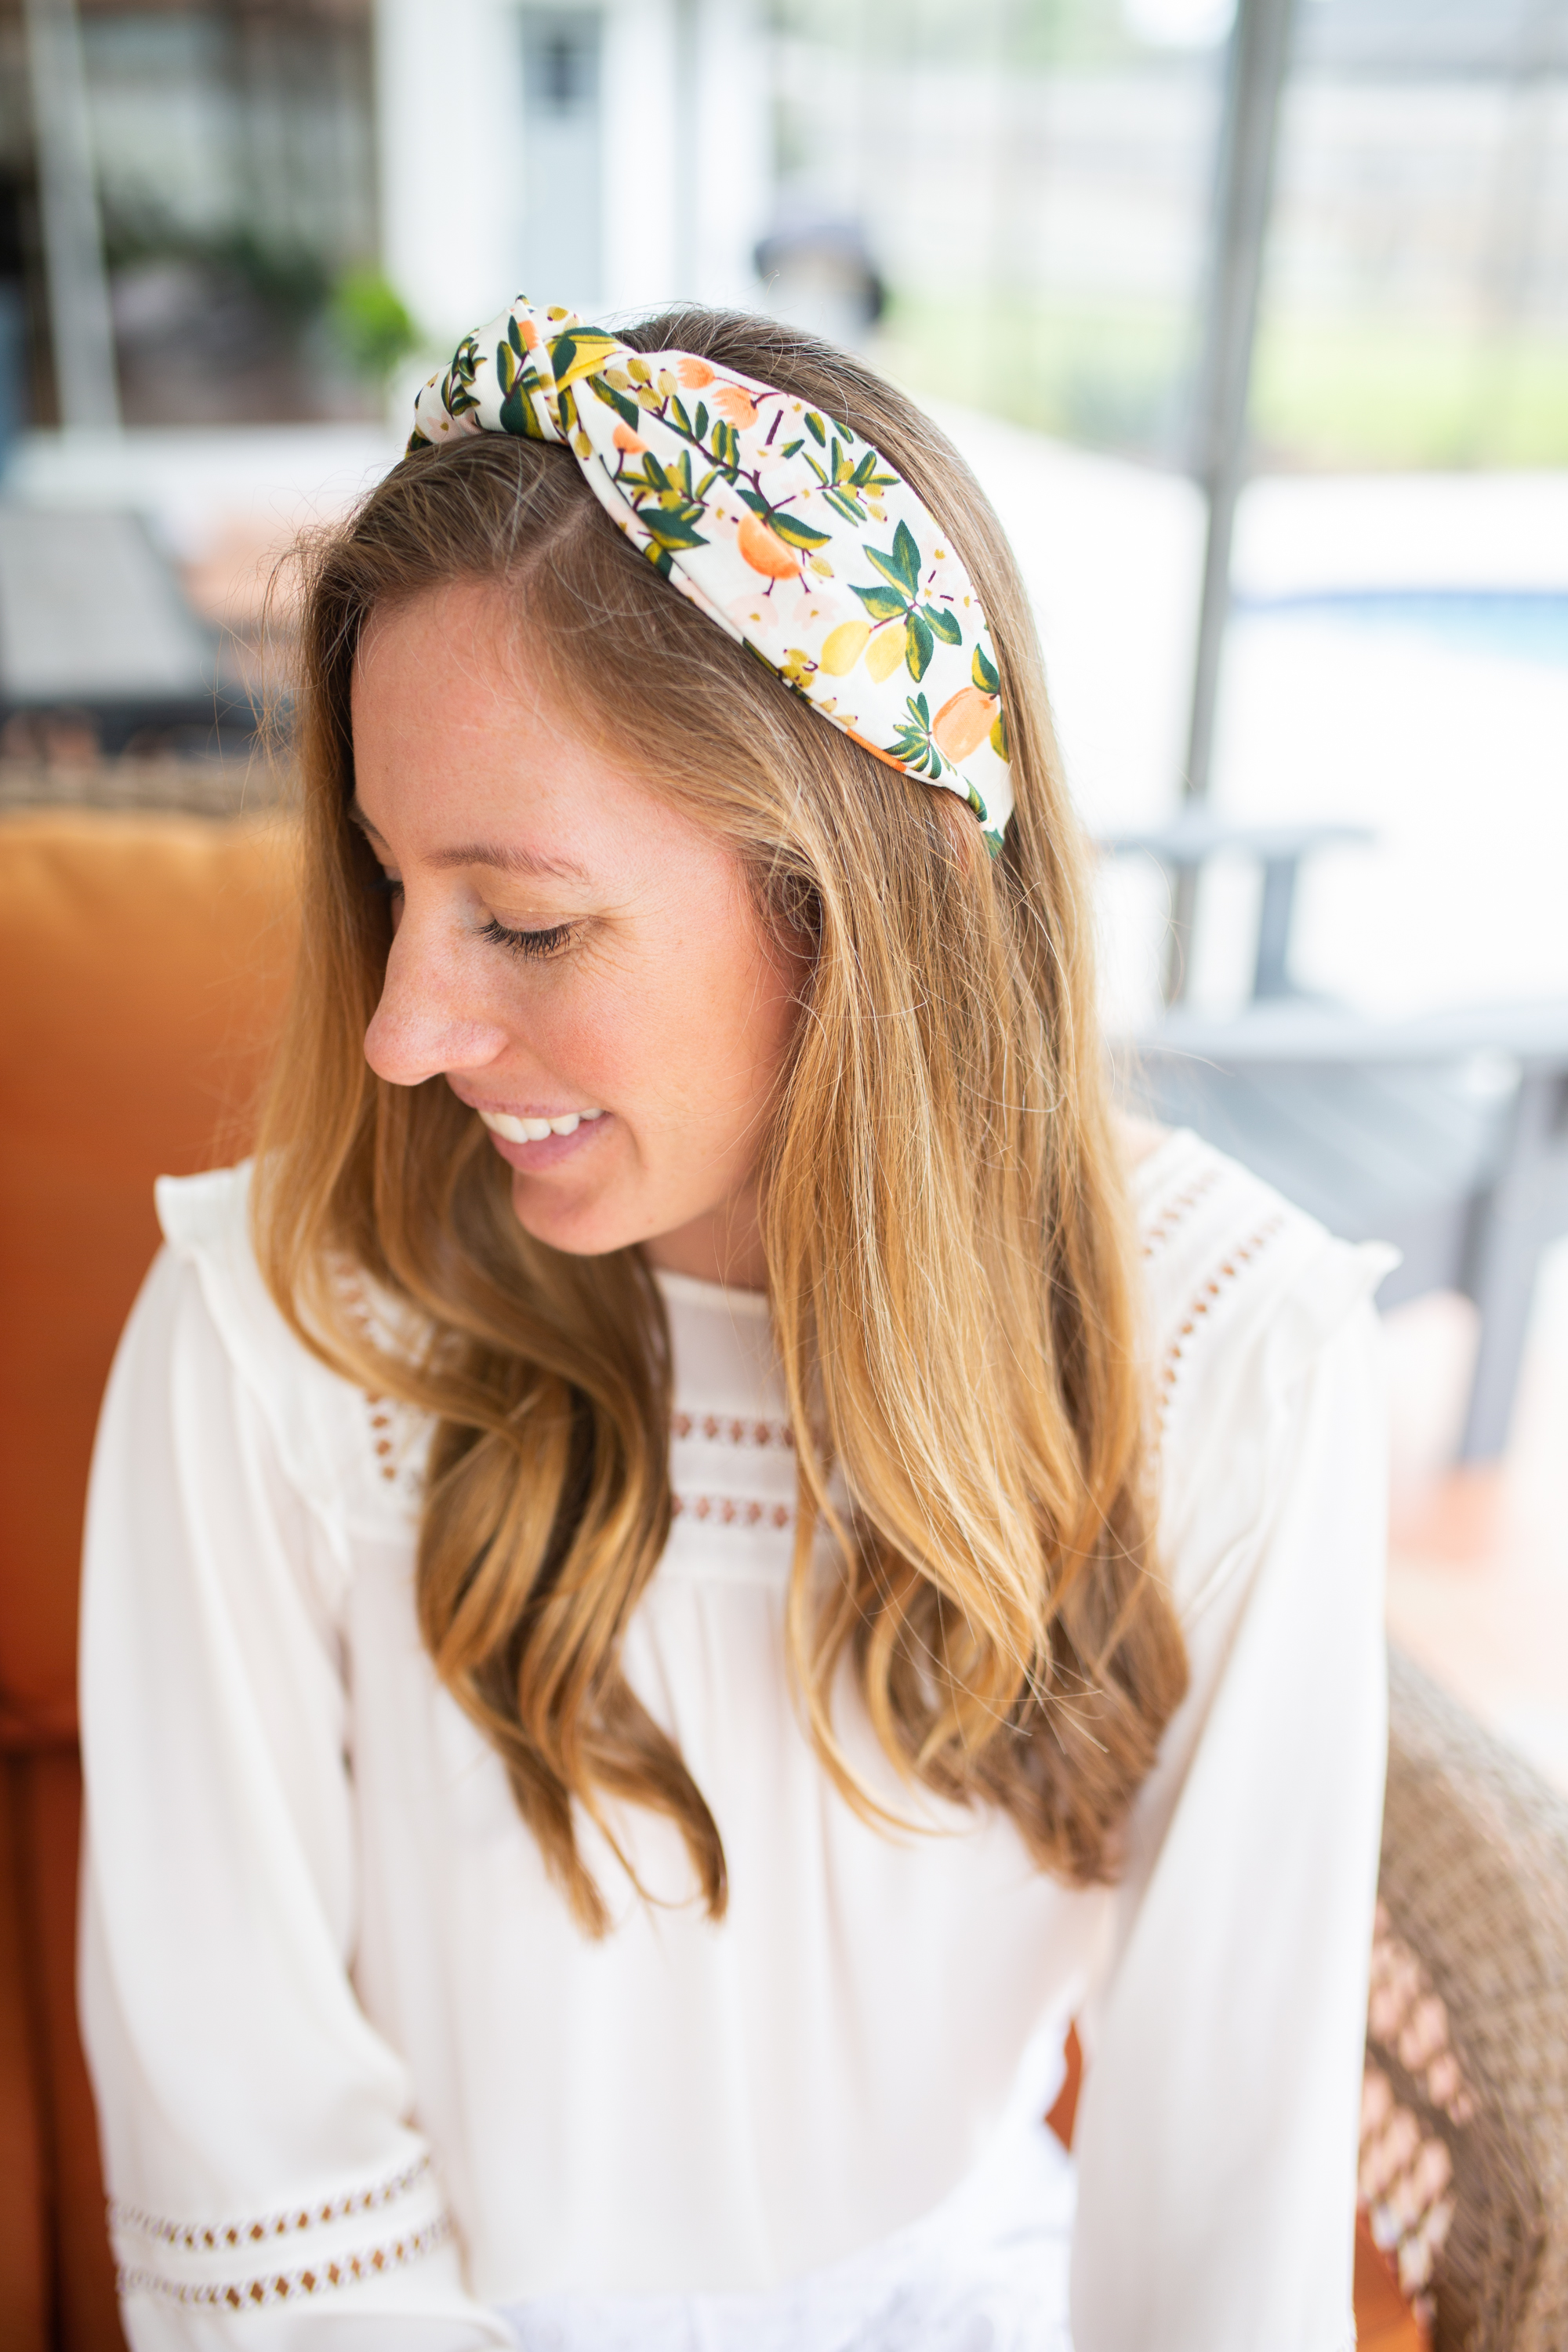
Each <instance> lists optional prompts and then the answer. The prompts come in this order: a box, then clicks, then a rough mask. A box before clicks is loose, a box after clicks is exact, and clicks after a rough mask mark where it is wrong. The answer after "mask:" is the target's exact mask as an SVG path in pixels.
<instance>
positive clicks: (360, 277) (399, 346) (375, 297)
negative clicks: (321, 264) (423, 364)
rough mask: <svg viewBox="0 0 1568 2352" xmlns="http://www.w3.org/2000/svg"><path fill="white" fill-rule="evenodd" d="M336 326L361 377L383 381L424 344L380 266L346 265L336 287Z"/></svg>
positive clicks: (333, 309)
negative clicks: (400, 362)
mask: <svg viewBox="0 0 1568 2352" xmlns="http://www.w3.org/2000/svg"><path fill="white" fill-rule="evenodd" d="M331 322H332V330H333V332H334V333H335V334H336V336H337V339H338V341H339V342H340V343H341V344H342V348H343V350H344V352H346V353H347V355H348V359H349V362H350V365H351V366H352V367H353V371H354V373H355V374H356V375H360V376H363V377H364V379H365V380H366V382H367V383H381V382H383V381H384V378H385V377H386V376H388V375H390V374H391V373H392V371H393V369H394V368H395V366H396V365H397V363H398V362H399V360H403V359H406V358H407V356H408V354H409V352H413V351H416V350H417V349H418V347H419V331H418V329H417V328H416V326H415V323H414V321H413V320H412V319H411V318H410V317H409V315H408V311H407V310H406V309H405V306H404V303H403V301H402V300H401V299H400V298H399V296H398V294H397V292H396V291H395V289H394V288H393V287H392V286H390V285H389V284H388V283H387V281H386V279H385V278H384V277H383V276H382V274H381V272H380V270H379V269H345V270H344V272H343V274H342V277H341V278H339V279H338V282H337V284H336V286H335V287H334V288H333V289H332V301H331Z"/></svg>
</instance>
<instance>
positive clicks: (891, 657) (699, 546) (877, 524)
mask: <svg viewBox="0 0 1568 2352" xmlns="http://www.w3.org/2000/svg"><path fill="white" fill-rule="evenodd" d="M459 433H518V434H522V435H525V436H527V437H528V438H529V439H531V440H536V441H555V442H559V443H561V444H562V445H563V446H564V447H565V448H567V449H569V450H570V451H571V452H572V455H573V456H574V457H575V458H576V460H577V463H578V465H579V466H580V467H581V468H582V470H583V473H584V477H585V478H586V479H587V482H588V484H589V487H590V488H592V489H593V491H594V492H595V496H596V497H597V498H598V499H599V501H600V504H601V505H602V506H604V507H605V509H606V510H607V512H608V513H609V514H610V515H611V517H612V518H613V519H614V520H615V521H616V523H618V524H619V526H620V528H621V529H622V530H624V531H625V532H626V537H627V538H628V539H629V540H630V541H631V542H632V544H633V545H634V546H635V547H639V548H641V550H642V551H643V553H644V554H645V555H646V556H647V559H648V561H649V562H650V563H652V564H653V565H654V567H655V569H656V570H657V571H659V572H662V573H663V574H664V576H665V578H666V579H667V580H668V581H669V583H671V585H672V586H673V587H676V588H679V591H680V593H681V594H682V595H684V596H687V597H689V599H690V601H691V603H692V604H695V605H697V607H698V608H699V610H700V611H701V612H703V613H705V614H707V616H708V618H709V619H710V621H712V622H714V623H715V624H716V625H717V626H718V627H720V628H721V629H722V630H723V631H724V632H725V634H726V635H729V636H731V637H735V638H738V639H739V640H740V642H741V643H742V645H747V646H751V648H752V652H753V653H755V654H758V655H760V656H761V657H762V659H763V661H764V662H766V664H767V665H768V667H769V668H770V669H772V670H774V671H776V672H777V674H778V676H779V677H782V678H783V680H784V684H785V685H786V686H788V687H791V688H794V690H795V693H796V694H798V695H801V696H802V697H803V698H805V701H807V702H808V703H809V704H810V705H811V707H812V709H814V710H816V711H818V712H820V713H821V715H822V717H823V718H825V719H831V720H832V721H833V724H834V725H835V726H836V727H841V728H842V729H843V730H844V732H845V733H846V734H847V735H849V736H852V737H853V738H854V740H855V741H856V742H857V743H859V744H861V745H863V746H864V748H865V749H866V750H867V751H871V752H873V753H875V755H876V757H877V758H878V759H879V760H881V761H885V762H886V763H887V764H888V765H889V767H893V768H898V769H900V770H901V771H902V772H904V773H905V774H906V775H910V776H915V777H918V778H919V780H920V781H921V782H922V783H927V784H932V785H936V786H938V787H940V788H941V790H942V791H943V792H950V793H957V794H958V795H959V797H960V798H961V799H963V800H965V801H967V802H968V803H969V805H970V807H971V808H972V809H973V812H974V814H975V815H976V816H977V817H978V818H979V820H980V824H981V829H982V831H983V833H984V837H985V841H986V845H987V846H988V848H989V849H990V850H991V852H992V854H993V856H994V855H995V854H996V853H997V852H998V851H999V850H1000V849H1001V846H1002V835H1003V831H1004V828H1005V825H1006V823H1007V819H1008V817H1009V815H1010V814H1012V808H1013V793H1012V783H1011V777H1010V773H1009V771H1008V765H1007V737H1006V730H1005V722H1004V719H1003V716H1002V688H1001V680H1000V678H999V677H998V675H997V670H996V662H995V656H994V654H993V652H992V648H991V633H990V631H989V629H988V628H987V626H986V624H985V615H984V613H983V612H982V610H981V608H980V600H979V598H978V596H977V595H976V594H975V593H974V590H973V587H972V586H971V584H970V582H969V578H968V575H967V573H966V572H965V571H964V569H963V564H962V563H960V562H959V560H958V558H957V556H956V555H955V554H954V553H953V552H952V548H951V547H950V546H949V545H948V544H947V541H946V538H945V535H944V533H943V532H942V529H941V527H940V525H939V524H938V523H937V521H936V519H935V517H934V516H933V515H931V512H930V511H929V510H928V509H927V508H926V507H924V506H923V505H922V504H921V501H920V499H918V498H917V497H916V496H915V493H914V492H913V490H912V489H910V486H909V484H908V483H907V482H905V481H903V480H902V479H901V478H900V476H899V475H897V474H896V473H894V472H893V470H892V468H891V467H889V465H888V464H887V462H886V460H885V459H884V458H883V457H880V456H879V453H878V452H877V451H876V450H875V449H873V448H872V447H871V446H870V444H869V442H867V441H862V440H861V439H860V437H859V436H858V434H855V433H852V432H851V431H850V430H849V429H848V427H847V425H842V424H839V423H837V422H836V421H835V420H834V419H833V418H832V417H830V416H826V415H822V414H820V413H819V412H818V411H817V410H816V409H814V408H813V407H812V406H811V404H810V403H809V402H807V401H804V400H797V399H795V396H794V394H790V393H786V392H779V391H777V390H775V389H774V388H773V386H771V385H769V384H765V383H753V382H752V379H751V377H749V376H743V375H737V374H736V373H735V372H734V370H733V369H732V368H725V367H718V366H715V365H714V363H713V362H711V361H710V360H704V359H698V358H696V357H694V356H693V355H692V354H691V353H690V352H654V353H652V354H650V355H647V356H645V355H644V354H643V353H642V352H634V351H632V350H631V349H630V348H629V347H628V346H627V345H626V343H623V342H621V341H618V340H617V338H616V336H614V335H609V334H605V333H603V332H601V331H600V330H599V329H597V328H594V327H585V326H584V324H583V322H582V320H580V319H578V318H577V316H576V315H575V313H574V312H573V311H571V310H560V309H555V310H542V309H539V308H536V307H535V305H534V304H533V303H531V302H529V301H526V300H524V299H522V298H521V296H520V297H519V299H518V300H517V301H515V302H514V303H513V304H512V306H511V308H510V310H504V311H503V312H502V313H501V315H500V318H499V319H492V320H490V322H489V325H488V326H486V327H479V328H476V329H475V331H474V332H473V333H472V334H471V335H465V336H464V338H463V340H462V341H461V342H460V343H459V344H458V349H457V352H455V354H454V356H453V360H452V364H451V366H450V367H449V368H448V369H447V373H446V374H445V375H444V376H432V377H431V379H430V381H429V383H427V384H426V385H425V387H424V389H423V390H422V391H421V393H420V394H419V397H418V399H417V401H416V404H415V411H414V431H413V435H412V436H411V437H410V440H409V444H408V447H409V452H410V454H412V453H413V452H414V451H415V450H416V449H425V448H429V447H432V446H438V445H439V444H440V443H441V442H442V441H443V440H445V439H447V438H448V437H449V436H452V435H454V434H459Z"/></svg>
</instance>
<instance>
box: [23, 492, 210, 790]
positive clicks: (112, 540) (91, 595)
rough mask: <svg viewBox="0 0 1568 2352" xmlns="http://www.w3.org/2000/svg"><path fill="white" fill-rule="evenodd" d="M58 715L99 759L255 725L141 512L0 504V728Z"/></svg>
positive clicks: (45, 721)
mask: <svg viewBox="0 0 1568 2352" xmlns="http://www.w3.org/2000/svg"><path fill="white" fill-rule="evenodd" d="M62 720H63V721H65V722H67V723H68V724H74V725H76V726H78V727H82V728H85V729H86V730H89V732H90V735H91V737H92V738H93V739H95V740H96V744H97V746H98V748H99V749H100V750H101V751H109V752H113V751H121V750H123V749H124V748H125V746H126V745H127V744H128V743H135V742H142V743H145V742H148V741H150V740H151V741H156V742H158V743H159V744H161V745H168V744H171V743H174V744H178V745H180V746H181V747H192V748H196V749H208V748H212V747H215V746H216V744H217V743H219V742H220V741H230V742H233V741H237V740H243V739H245V738H247V737H248V736H249V735H250V734H252V733H253V732H254V729H255V715H254V713H253V711H252V709H251V705H250V701H249V698H248V697H247V695H246V694H245V693H244V692H243V691H241V690H240V689H239V688H237V686H236V685H235V683H234V681H233V680H232V679H231V678H230V677H228V676H227V675H226V663H225V660H224V656H223V652H222V648H221V646H220V645H219V642H218V638H217V635H216V632H214V631H212V630H209V629H206V628H205V627H204V626H203V625H202V624H201V623H200V622H199V621H198V620H197V619H196V618H195V614H193V613H192V612H191V610H190V608H189V606H188V605H187V604H186V603H185V600H184V594H183V593H182V591H181V588H180V584H179V582H178V581H177V580H176V578H175V577H174V572H173V571H172V569H171V568H170V566H169V564H168V563H167V562H165V561H164V559H163V556H162V554H160V552H159V551H158V550H157V548H156V547H155V546H154V545H153V541H152V540H151V538H150V537H149V536H148V532H147V530H146V526H145V525H144V524H143V523H142V520H140V518H139V517H137V516H135V515H132V514H121V513H115V512H100V511H95V510H88V509H81V510H75V509H73V510H68V511H59V512H57V511H54V510H52V509H43V508H33V507H24V506H15V505H3V504H0V727H11V728H12V730H13V733H15V726H14V722H21V724H22V726H23V728H24V730H26V729H27V728H28V727H29V726H32V727H37V726H50V725H52V726H56V727H58V725H59V724H60V722H61V721H62Z"/></svg>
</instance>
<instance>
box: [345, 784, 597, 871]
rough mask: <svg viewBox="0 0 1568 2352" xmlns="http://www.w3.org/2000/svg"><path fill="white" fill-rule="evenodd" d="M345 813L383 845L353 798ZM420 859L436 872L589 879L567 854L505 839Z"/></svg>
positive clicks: (466, 844)
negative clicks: (458, 869)
mask: <svg viewBox="0 0 1568 2352" xmlns="http://www.w3.org/2000/svg"><path fill="white" fill-rule="evenodd" d="M349 814H350V816H351V817H352V818H353V822H354V824H357V825H358V826H359V828H360V831H361V832H362V833H363V834H364V835H367V836H368V838H369V839H370V840H371V841H372V842H381V845H382V847H383V848H384V847H385V846H386V845H385V843H384V842H383V841H382V836H381V835H380V834H379V833H377V831H376V829H375V827H374V824H372V823H371V821H370V819H369V817H367V816H366V814H365V813H364V811H363V809H362V808H361V806H360V804H359V803H358V801H357V800H356V801H353V802H351V803H350V805H349ZM424 862H425V864H426V866H435V867H436V868H437V871H439V872H446V871H447V870H449V869H450V868H452V867H454V866H488V867H489V869H490V871H491V872H492V873H496V874H523V875H529V876H531V877H533V878H534V879H536V880H537V879H539V878H540V877H544V878H547V879H549V878H553V879H555V880H557V881H563V882H586V881H587V880H588V879H589V878H590V877H589V875H588V871H587V868H586V867H585V866H579V865H577V864H576V863H575V861H574V859H572V858H570V857H545V856H541V855H540V853H539V852H538V851H537V850H532V849H521V848H519V847H517V846H516V845H515V844H512V843H509V842H498V841H468V842H459V843H458V845H456V846H455V847H453V848H451V849H435V850H432V851H431V853H430V855H429V856H428V857H427V858H426V860H425V861H424Z"/></svg>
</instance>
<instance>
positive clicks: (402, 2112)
mask: <svg viewBox="0 0 1568 2352" xmlns="http://www.w3.org/2000/svg"><path fill="white" fill-rule="evenodd" d="M333 1549H334V1547H333V1542H332V1538H331V1532H330V1529H329V1528H327V1527H326V1525H325V1524H324V1522H323V1521H322V1520H321V1517H320V1516H319V1515H318V1514H317V1513H316V1512H315V1511H314V1510H312V1508H311V1507H310V1506H309V1505H308V1504H307V1503H306V1502H305V1501H304V1499H303V1498H302V1496H300V1493H299V1492H298V1490H297V1489H296V1488H295V1487H294V1486H291V1484H290V1482H289V1479H288V1477H287V1476H286V1475H284V1472H283V1470H282V1468H281V1466H280V1464H279V1456H278V1454H277V1451H276V1448H275V1446H274V1444H273V1443H272V1439H271V1435H270V1433H269V1432H268V1427H267V1424H266V1423H265V1421H264V1419H263V1416H262V1414H261V1412H260V1411H259V1408H258V1405H257V1403H256V1401H255V1399H254V1398H253V1397H252V1396H251V1394H250V1393H249V1392H248V1391H247V1389H246V1387H245V1384H244V1381H243V1380H242V1378H241V1377H240V1375H239V1373H238V1372H237V1370H236V1368H235V1365H234V1363H233V1361H232V1360H231V1358H230V1356H229V1354H228V1353H227V1352H226V1349H225V1346H224V1344H223V1341H222V1339H221V1338H220V1336H219V1332H218V1330H217V1328H216V1326H215V1323H214V1321H213V1319H212V1316H211V1314H210V1313H209V1311H208V1307H207V1304H206V1301H205V1297H204V1293H203V1289H202V1286H201V1280H200V1276H199V1274H198V1272H197V1271H196V1270H195V1268H194V1267H193V1266H192V1265H189V1264H185V1263H182V1261H181V1260H180V1259H179V1258H178V1257H176V1256H175V1255H172V1254H171V1253H169V1252H167V1251H165V1253H164V1255H163V1257H162V1258H161V1259H160V1260H159V1262H158V1264H157V1265H156V1266H155V1267H154V1270H153V1274H152V1275H151V1276H150V1277H149V1280H148V1282H147V1285H146V1286H145V1288H144V1290H143V1292H142V1297H141V1299H140V1301H139V1302H138V1305H137V1307H136V1309H135V1311H134V1313H133V1315H132V1319H131V1322H130V1325H129V1327H128V1328H127V1331H126V1334H125V1338H124V1339H123V1341H122V1342H121V1350H120V1354H119V1357H118V1359H117V1360H116V1364H115V1368H114V1372H113V1375H112V1378H111V1380H110V1388H109V1392H108V1396H107V1399H106V1402H105V1406H104V1412H103V1417H102V1421H101V1424H100V1433H99V1440H98V1449H97V1454H96V1457H95V1462H94V1469H93V1477H92V1486H91V1493H90V1497H89V1514H88V1532H87V1559H86V1577H85V1586H84V1595H83V1621H82V1659H81V1683H82V1724H83V1759H84V1768H85V1773H86V1781H87V1817H88V1832H87V1839H88V1842H87V1858H86V1863H85V1866H84V1886H83V1909H82V1930H81V1949H80V2001H81V2015H82V2024H83V2032H84V2037H85V2040H86V2043H87V2048H88V2054H89V2063H90V2067H91V2071H92V2075H93V2081H94V2085H95V2088H96V2092H97V2096H98V2104H99V2114H100V2128H101V2137H102V2144H103V2151H104V2159H105V2170H106V2175H107V2178H108V2182H109V2187H110V2227H111V2234H112V2237H113V2242H114V2248H115V2253H116V2257H117V2260H118V2262H119V2264H120V2282H121V2307H122V2315H123V2319H124V2324H125V2327H126V2332H127V2334H128V2336H129V2337H130V2339H131V2342H132V2346H133V2347H135V2352H236V2347H242V2346H243V2347H245V2352H280V2347H288V2352H469V2348H470V2347H479V2346H485V2345H491V2346H499V2345H507V2344H510V2343H511V2342H512V2340H513V2339H512V2337H511V2336H510V2331H509V2330H508V2329H507V2328H506V2327H505V2326H503V2325H502V2324H501V2322H500V2319H499V2318H498V2317H497V2316H496V2315H494V2314H492V2313H489V2312H487V2311H486V2310H484V2309H483V2308H481V2307H480V2306H479V2305H477V2304H476V2303H474V2302H473V2301H472V2300H471V2299H470V2298H469V2297H468V2294H466V2292H465V2290H464V2286H463V2283H462V2278H461V2273H460V2268H459V2263H458V2250H457V2246H456V2243H455V2241H454V2238H453V2233H452V2226H451V2222H450V2221H449V2219H448V2217H447V2210H446V2205H445V2200H444V2198H443V2195H442V2192H441V2188H440V2183H439V2180H438V2179H437V2171H436V2168H435V2165H434V2163H433V2161H432V2157H431V2151H430V2149H429V2147H427V2146H426V2142H425V2140H424V2139H423V2137H421V2135H420V2133H419V2131H418V2129H417V2127H416V2125H415V2123H414V2122H413V2121H412V2120H411V2106H412V2095H411V2086H410V2083H409V2080H408V2076H407V2072H406V2070H405V2066H404V2064H403V2063H402V2062H401V2060H400V2059H399V2058H398V2056H397V2054H396V2053H395V2051H394V2050H392V2049H391V2048H390V2047H389V2046H388V2045H387V2043H386V2042H384V2040H383V2039H382V2038H381V2036H380V2035H379V2034H378V2033H377V2032H375V2031H374V2029H373V2027H372V2026H371V2024H370V2023H369V2021H368V2020H367V2019H366V2017H365V2015H364V2013H363V2011H362V2010H361V2008H360V2007H359V2005H358V2003H357V2002H356V2000H355V1998H354V1994H353V1988H352V1984H351V1981H350V1973H349V1971H350V1966H351V1963H352V1957H353V1946H354V1902H355V1871H354V1824H353V1805H352V1801H351V1784H350V1769H349V1765H348V1762H347V1760H346V1759H345V1755H344V1746H345V1739H346V1737H347V1711H346V1706H345V1695H344V1686H343V1678H342V1668H341V1663H340V1660H339V1657H338V1655H337V1651H336V1643H335V1638H334V1634H333V1630H332V1625H331V1612H330V1608H329V1607H328V1606H327V1602H326V1600H325V1599H324V1597H323V1596H328V1595H330V1593H331V1591H332V1589H333V1586H334V1581H335V1582H336V1583H338V1584H341V1582H342V1574H343V1564H342V1560H341V1559H334V1557H333Z"/></svg>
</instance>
